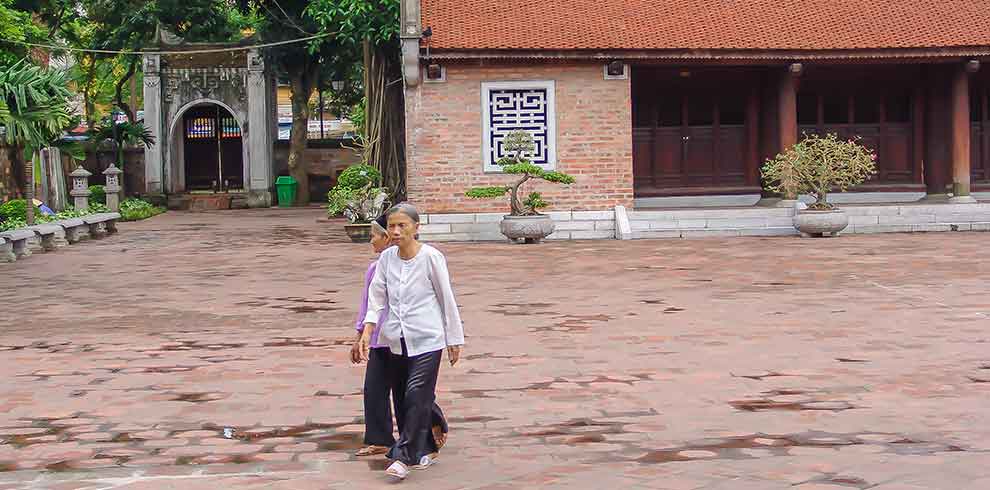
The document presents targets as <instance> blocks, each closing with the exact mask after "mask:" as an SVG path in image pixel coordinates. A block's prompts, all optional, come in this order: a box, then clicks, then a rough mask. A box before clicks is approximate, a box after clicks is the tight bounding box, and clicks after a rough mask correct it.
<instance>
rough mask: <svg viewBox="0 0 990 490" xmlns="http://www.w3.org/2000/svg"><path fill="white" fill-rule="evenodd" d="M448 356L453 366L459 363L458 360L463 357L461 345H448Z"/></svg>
mask: <svg viewBox="0 0 990 490" xmlns="http://www.w3.org/2000/svg"><path fill="white" fill-rule="evenodd" d="M447 358H449V359H450V365H451V366H453V365H454V364H457V361H459V360H460V359H461V346H459V345H452V346H450V347H447Z"/></svg>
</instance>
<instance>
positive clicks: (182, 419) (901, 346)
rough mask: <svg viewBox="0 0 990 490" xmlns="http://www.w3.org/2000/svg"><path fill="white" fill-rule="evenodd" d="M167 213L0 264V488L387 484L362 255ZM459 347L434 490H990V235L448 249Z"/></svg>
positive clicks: (290, 228) (210, 218)
mask: <svg viewBox="0 0 990 490" xmlns="http://www.w3.org/2000/svg"><path fill="white" fill-rule="evenodd" d="M320 212H321V211H319V210H316V209H310V210H301V211H300V210H291V211H283V210H277V209H270V210H254V211H238V212H218V213H206V214H180V213H169V214H167V215H164V216H160V217H157V218H153V219H151V220H148V221H144V222H140V223H133V224H127V223H125V224H122V225H120V230H121V233H120V234H118V235H116V236H113V237H110V238H107V239H104V240H101V241H91V242H87V243H83V244H79V245H74V246H72V247H69V248H65V249H62V250H59V251H58V252H57V253H54V254H48V255H44V254H37V255H35V256H33V257H30V258H28V259H24V260H20V261H18V262H16V263H14V264H9V265H4V266H0V274H2V277H3V284H4V296H3V300H2V303H0V304H2V310H3V313H2V315H3V320H4V321H3V327H2V329H0V490H2V489H15V488H16V489H22V488H43V489H65V490H69V489H111V488H112V489H127V490H138V489H183V490H197V489H225V488H235V487H236V488H252V489H254V488H257V489H310V488H313V489H318V488H319V489H324V488H347V489H366V488H383V487H388V486H390V484H389V483H388V481H387V480H386V479H385V478H384V476H383V474H382V472H381V471H380V470H382V469H383V468H384V460H380V459H365V460H359V459H356V458H354V457H353V456H352V453H353V451H354V450H355V449H356V448H357V447H358V446H359V444H360V441H361V435H362V425H361V414H362V411H361V395H360V390H361V383H362V376H363V366H360V367H357V366H352V365H351V364H350V363H349V362H348V360H347V357H348V349H349V345H350V342H351V340H352V338H353V335H354V332H353V326H352V318H353V316H354V314H355V311H356V304H355V303H356V301H357V299H358V297H359V295H360V289H359V288H360V281H361V280H362V275H363V272H364V270H365V267H366V266H367V263H368V260H369V259H371V258H372V254H371V250H370V247H368V246H367V245H355V244H351V243H348V242H346V240H345V238H344V236H343V234H342V233H341V227H340V225H339V223H330V224H328V223H317V222H316V218H317V217H319V216H320ZM438 246H439V248H440V249H441V250H443V251H444V252H445V253H446V254H447V257H448V261H449V264H450V269H451V273H452V277H453V282H454V287H455V292H456V293H457V295H458V299H459V300H460V304H461V308H462V316H463V318H464V322H465V330H466V332H467V334H468V338H467V346H466V351H465V354H464V355H465V356H466V357H465V358H464V359H462V362H461V364H459V365H458V366H457V367H455V368H450V367H449V365H447V364H446V363H445V364H444V367H443V368H442V370H441V377H440V385H439V388H438V391H439V393H438V396H439V403H440V405H441V406H442V407H443V408H444V410H445V411H446V413H447V415H448V416H449V417H450V423H451V435H450V442H449V444H448V446H447V447H446V448H444V450H443V451H442V453H441V457H440V463H439V464H438V465H437V466H435V467H433V468H431V469H429V470H427V471H423V472H414V474H412V475H411V477H410V479H409V480H407V481H406V482H405V483H403V485H406V486H413V487H415V488H429V489H437V490H440V489H460V488H470V489H486V490H496V489H526V488H560V489H563V488H567V489H600V488H622V489H646V488H653V489H671V490H687V489H701V488H703V489H725V490H749V489H760V490H774V489H797V490H842V489H867V488H870V489H877V490H894V489H897V490H908V489H919V490H920V489H947V490H965V489H971V490H984V489H987V488H990V469H988V463H990V410H988V406H990V280H988V279H990V260H988V257H990V234H987V233H951V234H950V233H942V234H915V235H901V234H898V235H870V236H845V237H840V238H836V239H819V240H812V239H799V238H749V239H747V238H737V239H724V240H723V239H709V240H670V241H667V240H661V241H634V242H618V241H584V242H566V243H548V244H542V245H538V246H522V245H509V244H440V245H438Z"/></svg>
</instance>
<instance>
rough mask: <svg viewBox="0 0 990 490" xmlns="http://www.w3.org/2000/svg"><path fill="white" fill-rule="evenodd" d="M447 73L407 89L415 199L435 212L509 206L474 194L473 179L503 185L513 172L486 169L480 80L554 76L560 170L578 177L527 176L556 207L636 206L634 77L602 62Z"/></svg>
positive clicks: (528, 186)
mask: <svg viewBox="0 0 990 490" xmlns="http://www.w3.org/2000/svg"><path fill="white" fill-rule="evenodd" d="M446 71H447V73H446V81H445V82H441V83H422V84H420V85H419V86H418V87H416V88H414V89H410V90H407V92H406V151H407V154H406V158H407V161H408V184H407V191H408V196H409V200H410V201H411V202H412V203H414V204H416V205H418V206H420V207H421V208H423V210H424V211H426V212H429V213H450V212H458V213H479V212H500V211H508V201H507V198H505V199H500V200H474V199H469V198H467V197H465V196H464V192H465V191H466V190H467V189H468V188H470V187H473V186H479V185H482V186H484V185H500V184H506V183H508V182H510V181H511V180H512V178H511V176H504V175H498V174H485V173H484V163H483V160H482V151H483V150H482V143H483V142H482V122H481V83H482V82H488V81H511V80H554V81H555V84H556V87H555V92H556V116H557V117H556V124H557V170H560V171H563V172H567V173H569V174H572V175H573V176H574V177H575V178H576V179H577V182H576V183H575V184H573V185H571V186H560V185H557V184H548V183H546V182H539V183H536V184H526V185H524V187H523V189H524V190H525V192H526V193H527V194H528V193H529V192H532V191H533V190H536V191H539V192H541V193H543V195H544V199H545V200H547V201H548V202H550V204H551V208H550V210H557V211H562V210H567V211H569V210H611V209H612V208H613V207H614V206H616V205H623V206H629V207H631V206H632V201H633V175H632V135H631V133H632V117H631V95H630V85H629V80H605V79H604V76H603V71H602V65H601V64H600V63H595V64H574V65H563V64H553V65H542V66H540V65H537V66H520V65H502V66H483V67H482V66H476V65H475V66H458V65H448V66H447V67H446Z"/></svg>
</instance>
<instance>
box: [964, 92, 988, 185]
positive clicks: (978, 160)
mask: <svg viewBox="0 0 990 490" xmlns="http://www.w3.org/2000/svg"><path fill="white" fill-rule="evenodd" d="M988 111H990V89H988V88H987V87H984V86H982V85H977V87H976V89H975V90H973V93H972V94H971V96H970V111H969V116H970V124H971V126H970V128H971V132H970V155H971V162H972V163H971V168H972V173H971V178H972V181H973V182H974V183H980V184H990V113H988Z"/></svg>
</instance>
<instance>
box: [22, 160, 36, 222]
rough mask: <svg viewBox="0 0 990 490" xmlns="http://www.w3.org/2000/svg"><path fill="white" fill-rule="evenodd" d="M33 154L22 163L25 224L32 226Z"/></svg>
mask: <svg viewBox="0 0 990 490" xmlns="http://www.w3.org/2000/svg"><path fill="white" fill-rule="evenodd" d="M34 158H35V157H34V153H33V152H32V154H31V158H29V159H26V160H27V161H26V162H25V163H24V182H25V185H24V200H25V201H27V206H26V211H27V224H28V226H32V225H34Z"/></svg>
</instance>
